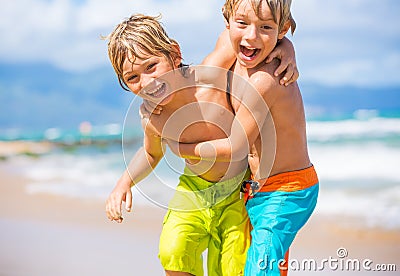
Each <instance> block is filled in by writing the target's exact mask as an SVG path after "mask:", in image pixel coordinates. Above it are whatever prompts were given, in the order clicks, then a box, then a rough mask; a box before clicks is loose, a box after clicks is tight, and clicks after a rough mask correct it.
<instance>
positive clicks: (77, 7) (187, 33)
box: [0, 0, 400, 87]
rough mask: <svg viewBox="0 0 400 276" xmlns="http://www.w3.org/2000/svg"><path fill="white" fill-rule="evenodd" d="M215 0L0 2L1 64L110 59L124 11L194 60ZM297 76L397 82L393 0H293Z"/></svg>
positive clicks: (206, 43) (210, 33)
mask: <svg viewBox="0 0 400 276" xmlns="http://www.w3.org/2000/svg"><path fill="white" fill-rule="evenodd" d="M223 3H224V1H222V0H202V1H198V0H184V1H183V0H166V1H161V0H146V1H136V0H135V1H134V0H116V1H109V0H88V1H84V0H69V1H68V0H14V1H7V4H3V5H2V8H1V9H0V37H1V38H2V39H1V40H2V43H1V44H0V63H19V64H23V63H26V62H27V63H48V64H51V65H54V66H55V67H57V68H60V69H63V70H67V71H71V72H87V71H90V70H92V69H98V68H101V67H106V66H109V62H108V59H107V54H106V42H105V41H102V40H100V38H99V37H100V35H107V34H108V33H109V32H110V31H111V30H112V29H113V27H114V26H115V25H116V24H117V23H118V22H120V21H121V20H122V19H123V18H125V17H128V16H129V15H130V14H131V13H136V12H141V13H146V14H151V15H156V14H158V13H161V14H162V15H163V19H162V21H163V23H164V25H165V27H166V29H167V31H168V32H169V34H170V36H172V37H174V38H175V39H177V40H178V41H179V42H180V43H181V47H182V50H183V54H184V57H185V60H186V62H188V63H198V62H200V61H201V59H202V57H204V56H205V55H206V54H207V53H208V52H209V51H211V49H212V48H213V45H214V42H215V40H216V38H217V35H218V33H219V32H220V31H221V30H222V29H223V28H224V25H223V20H222V16H221V13H220V9H221V6H222V5H223ZM292 10H293V15H294V17H295V19H296V21H297V25H298V28H297V31H296V33H295V35H294V37H291V36H290V35H289V37H290V38H291V39H292V41H293V42H294V44H295V47H296V51H297V60H298V64H299V68H300V73H301V80H303V81H307V82H315V83H319V84H326V85H331V86H335V85H356V86H362V87H364V86H368V87H371V86H373V87H379V86H397V85H399V84H400V78H399V76H398V74H399V72H400V28H399V25H400V19H399V16H398V13H399V12H400V2H399V1H398V0H379V1H376V0H341V1H337V0H301V1H300V0H297V1H293V5H292Z"/></svg>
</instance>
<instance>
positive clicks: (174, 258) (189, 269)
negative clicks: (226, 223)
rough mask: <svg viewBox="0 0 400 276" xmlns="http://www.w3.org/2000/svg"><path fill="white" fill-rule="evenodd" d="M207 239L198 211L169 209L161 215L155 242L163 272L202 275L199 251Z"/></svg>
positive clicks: (205, 244) (202, 249)
mask: <svg viewBox="0 0 400 276" xmlns="http://www.w3.org/2000/svg"><path fill="white" fill-rule="evenodd" d="M208 240H209V235H208V233H207V231H206V229H205V227H204V219H203V218H202V214H201V212H199V211H196V212H179V211H171V210H169V211H168V212H167V214H166V216H165V218H164V222H163V229H162V232H161V236H160V246H159V258H160V261H161V264H162V266H163V267H164V269H165V270H166V273H167V275H196V276H198V275H199V276H201V275H203V273H204V272H203V261H202V256H201V254H202V253H203V251H204V250H205V248H206V247H207V245H208ZM183 272H185V273H186V274H184V273H183ZM179 273H181V274H179ZM182 273H183V274H182Z"/></svg>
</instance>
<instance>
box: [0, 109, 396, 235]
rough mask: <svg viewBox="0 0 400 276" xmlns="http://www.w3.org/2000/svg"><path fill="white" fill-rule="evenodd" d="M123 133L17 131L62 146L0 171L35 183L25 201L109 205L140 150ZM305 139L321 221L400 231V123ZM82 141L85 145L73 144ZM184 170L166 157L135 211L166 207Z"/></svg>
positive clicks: (336, 126)
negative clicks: (35, 197)
mask: <svg viewBox="0 0 400 276" xmlns="http://www.w3.org/2000/svg"><path fill="white" fill-rule="evenodd" d="M122 130H123V128H122V126H119V125H108V126H102V127H97V128H96V131H92V134H91V136H84V137H82V136H79V135H80V134H78V133H71V132H67V131H64V130H59V129H50V130H46V131H44V132H43V133H40V134H38V133H36V134H34V135H33V134H26V133H25V134H24V133H16V132H15V131H14V132H13V133H12V134H13V135H14V136H13V139H18V137H19V138H21V137H22V138H24V139H29V136H31V137H30V138H32V139H38V140H40V139H42V138H43V137H44V138H47V139H48V140H51V141H54V142H56V143H58V144H61V145H62V146H58V147H57V148H56V150H53V151H51V152H49V153H47V154H43V155H40V156H31V155H17V156H9V157H8V158H7V159H6V160H4V161H2V166H5V167H6V168H7V169H8V170H10V171H12V172H16V173H18V174H21V175H23V176H25V177H27V178H28V179H29V180H30V183H29V185H28V187H27V193H31V194H34V193H43V192H45V193H54V194H59V195H63V196H71V197H86V198H99V199H103V200H105V199H106V198H107V196H108V194H109V193H110V192H111V190H112V188H113V187H114V185H115V183H116V181H117V180H118V178H119V176H120V175H121V173H122V171H123V170H124V168H125V159H130V158H131V157H132V156H133V154H134V152H135V151H136V150H137V149H138V148H139V147H140V146H141V141H142V140H141V138H142V137H141V131H140V129H125V131H124V146H122V145H121V143H120V141H119V137H121V133H122ZM93 133H94V134H93ZM2 135H3V136H2V137H0V138H1V139H2V140H10V139H11V138H10V135H11V134H10V132H7V131H3V132H2ZM7 135H8V136H7ZM18 135H19V136H18ZM307 135H308V141H309V152H310V156H311V160H312V162H313V163H314V166H315V168H316V170H317V173H318V175H319V179H320V187H321V190H320V196H319V201H318V204H317V208H316V213H319V214H325V215H332V216H346V217H348V218H349V219H352V218H354V221H357V223H362V225H363V227H383V228H387V229H400V174H399V173H398V171H399V167H400V116H391V117H388V116H386V117H385V116H382V115H381V114H379V112H378V111H376V110H358V111H357V112H355V113H352V114H349V116H346V118H342V119H332V118H324V119H318V120H315V119H314V120H312V119H311V120H309V121H308V126H307ZM33 136H34V137H33ZM83 138H84V139H86V140H84V143H80V144H77V143H76V141H82V139H83ZM89 140H90V141H91V142H92V143H88V141H89ZM183 167H184V162H183V161H182V160H181V159H179V158H177V157H175V156H174V155H173V154H171V153H170V152H167V154H166V157H165V158H164V159H163V161H162V162H161V163H160V164H159V166H158V167H157V168H156V170H155V171H154V172H153V173H152V174H151V175H150V176H149V177H148V178H147V179H146V180H144V181H143V182H142V183H140V184H139V185H137V188H134V204H144V205H153V206H154V205H158V206H166V205H167V203H168V201H169V199H170V197H171V196H172V194H173V192H174V188H175V186H176V185H177V180H178V177H179V174H180V173H181V172H182V171H183Z"/></svg>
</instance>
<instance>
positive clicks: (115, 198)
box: [106, 181, 132, 223]
mask: <svg viewBox="0 0 400 276" xmlns="http://www.w3.org/2000/svg"><path fill="white" fill-rule="evenodd" d="M123 201H125V209H126V211H127V212H130V211H131V208H132V191H131V185H130V183H127V182H122V181H119V182H118V183H117V185H116V186H115V188H114V190H113V191H112V192H111V194H110V196H109V197H108V199H107V201H106V214H107V217H108V219H110V220H111V221H116V222H118V223H121V222H122V221H123V217H122V202H123Z"/></svg>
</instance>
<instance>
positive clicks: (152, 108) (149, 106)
mask: <svg viewBox="0 0 400 276" xmlns="http://www.w3.org/2000/svg"><path fill="white" fill-rule="evenodd" d="M161 111H162V106H161V105H156V104H155V103H153V102H150V101H147V100H143V103H142V104H141V105H140V111H139V114H140V117H141V118H142V119H143V118H149V117H150V115H160V114H161Z"/></svg>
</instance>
